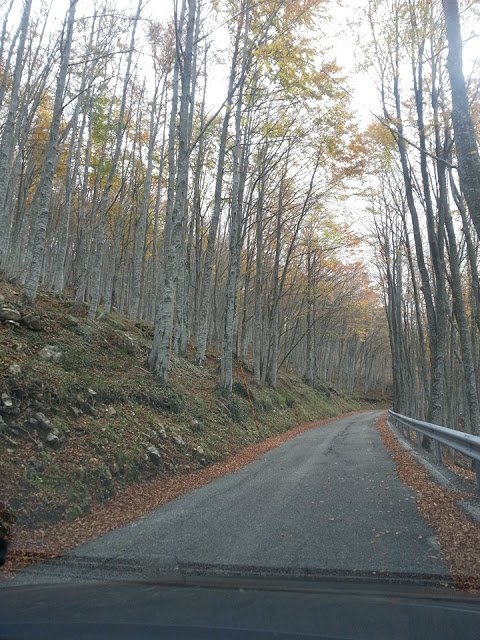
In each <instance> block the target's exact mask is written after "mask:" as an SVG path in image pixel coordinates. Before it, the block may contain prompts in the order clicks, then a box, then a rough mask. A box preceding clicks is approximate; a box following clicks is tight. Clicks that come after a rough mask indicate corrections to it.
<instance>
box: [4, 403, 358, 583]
mask: <svg viewBox="0 0 480 640" xmlns="http://www.w3.org/2000/svg"><path fill="white" fill-rule="evenodd" d="M358 413H361V412H358V411H351V412H349V413H345V414H342V415H339V416H336V417H334V418H326V419H324V420H319V421H316V422H307V423H304V424H301V425H299V426H297V427H295V428H293V429H290V430H289V431H285V432H284V433H282V434H280V435H277V436H274V437H272V438H269V439H268V440H264V441H263V442H259V443H255V444H252V445H250V446H248V447H246V448H245V449H242V450H241V451H239V452H238V453H236V454H234V455H232V456H229V457H228V458H226V459H225V460H223V461H222V462H218V463H215V464H213V465H211V466H209V467H206V468H205V469H200V470H197V471H193V472H191V473H187V474H182V475H172V476H167V477H165V476H162V477H158V478H154V479H153V480H148V481H146V482H140V483H136V484H132V485H130V486H128V487H126V488H125V489H123V490H122V491H121V492H119V493H118V494H117V495H115V496H114V497H113V498H111V499H109V500H107V501H105V502H103V503H101V504H97V505H94V506H93V507H92V509H91V510H90V511H89V512H88V513H87V514H85V515H84V516H82V517H80V518H77V519H76V520H74V521H73V522H65V521H62V522H59V523H57V524H55V525H53V526H51V527H44V528H42V529H34V530H31V529H23V528H16V529H14V530H13V535H12V544H11V549H10V552H9V554H8V556H7V562H6V564H5V566H4V567H3V569H2V571H1V573H3V576H4V577H13V576H14V575H15V573H16V572H17V571H19V570H20V569H23V568H24V567H26V566H28V565H30V564H34V563H35V562H38V561H41V560H46V559H51V558H55V557H57V556H59V555H61V554H62V553H65V552H66V551H68V550H69V549H73V548H74V547H77V546H78V545H79V544H82V543H84V542H86V541H87V540H90V539H92V538H96V537H98V536H100V535H103V534H105V533H108V532H109V531H112V530H113V529H117V528H118V527H122V526H124V525H127V524H129V523H131V522H133V521H134V520H137V519H138V518H141V517H142V516H144V515H146V514H148V513H150V512H151V511H153V510H154V509H156V508H158V507H159V506H161V505H163V504H165V503H166V502H170V501H171V500H174V499H175V498H178V497H179V496H182V495H184V494H185V493H188V492H189V491H192V490H193V489H197V488H199V487H202V486H204V485H206V484H208V483H210V482H212V480H215V479H216V478H220V477H222V476H224V475H227V474H229V473H234V472H235V471H238V470H239V469H241V468H242V467H244V466H245V465H246V464H248V463H249V462H252V461H253V460H255V459H256V458H258V457H260V456H261V455H263V454H264V453H267V451H270V450H271V449H275V448H276V447H278V446H280V445H281V444H283V443H284V442H286V441H287V440H291V439H292V438H294V437H295V436H297V435H299V434H300V433H303V432H304V431H309V430H311V429H315V428H316V427H320V426H323V425H325V424H329V423H330V422H333V421H334V420H338V419H340V418H342V417H346V416H350V415H354V414H358Z"/></svg>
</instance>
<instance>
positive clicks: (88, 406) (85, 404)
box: [82, 402, 97, 416]
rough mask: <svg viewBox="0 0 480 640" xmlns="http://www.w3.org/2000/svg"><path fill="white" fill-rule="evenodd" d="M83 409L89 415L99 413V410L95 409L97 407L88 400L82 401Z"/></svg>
mask: <svg viewBox="0 0 480 640" xmlns="http://www.w3.org/2000/svg"><path fill="white" fill-rule="evenodd" d="M82 410H83V412H84V413H86V414H87V415H89V416H96V415H97V410H96V409H95V407H94V406H93V405H91V404H89V403H88V402H83V403H82Z"/></svg>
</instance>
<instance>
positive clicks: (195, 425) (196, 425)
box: [190, 418, 204, 431]
mask: <svg viewBox="0 0 480 640" xmlns="http://www.w3.org/2000/svg"><path fill="white" fill-rule="evenodd" d="M190 426H191V428H192V431H202V430H203V428H204V424H203V422H200V420H197V419H196V418H194V419H193V420H192V421H191V423H190Z"/></svg>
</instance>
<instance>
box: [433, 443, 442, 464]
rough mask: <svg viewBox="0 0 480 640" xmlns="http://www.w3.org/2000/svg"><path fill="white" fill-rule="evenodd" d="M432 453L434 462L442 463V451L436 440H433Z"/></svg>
mask: <svg viewBox="0 0 480 640" xmlns="http://www.w3.org/2000/svg"><path fill="white" fill-rule="evenodd" d="M433 452H434V454H435V460H436V461H437V462H441V461H442V449H441V447H440V443H439V441H438V440H434V441H433Z"/></svg>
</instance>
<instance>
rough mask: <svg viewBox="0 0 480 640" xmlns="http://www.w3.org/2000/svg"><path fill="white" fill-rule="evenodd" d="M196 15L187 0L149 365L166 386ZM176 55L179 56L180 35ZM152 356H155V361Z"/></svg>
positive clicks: (179, 247) (192, 1)
mask: <svg viewBox="0 0 480 640" xmlns="http://www.w3.org/2000/svg"><path fill="white" fill-rule="evenodd" d="M195 13H196V0H188V17H187V28H186V35H185V47H184V56H183V68H182V74H181V97H180V114H179V123H178V163H177V180H176V194H175V204H174V208H173V214H172V228H171V237H170V243H169V246H168V250H167V254H166V260H165V267H164V269H165V270H164V282H163V291H162V292H161V299H160V304H159V315H158V316H157V318H156V324H157V327H156V331H155V336H154V345H153V347H152V353H151V354H150V362H149V364H150V366H151V367H152V368H153V369H154V370H155V372H156V374H157V376H158V378H159V379H160V381H161V382H163V383H166V382H168V370H169V365H170V352H171V342H172V330H173V315H174V308H175V293H176V286H177V274H178V268H179V259H180V256H181V255H182V242H183V240H184V217H185V213H186V202H187V190H188V159H189V139H188V138H189V105H190V94H191V84H192V83H191V80H192V78H191V74H192V54H193V35H194V30H195ZM177 55H180V42H179V34H177ZM155 343H156V344H155ZM152 354H155V358H154V359H153V361H152Z"/></svg>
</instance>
